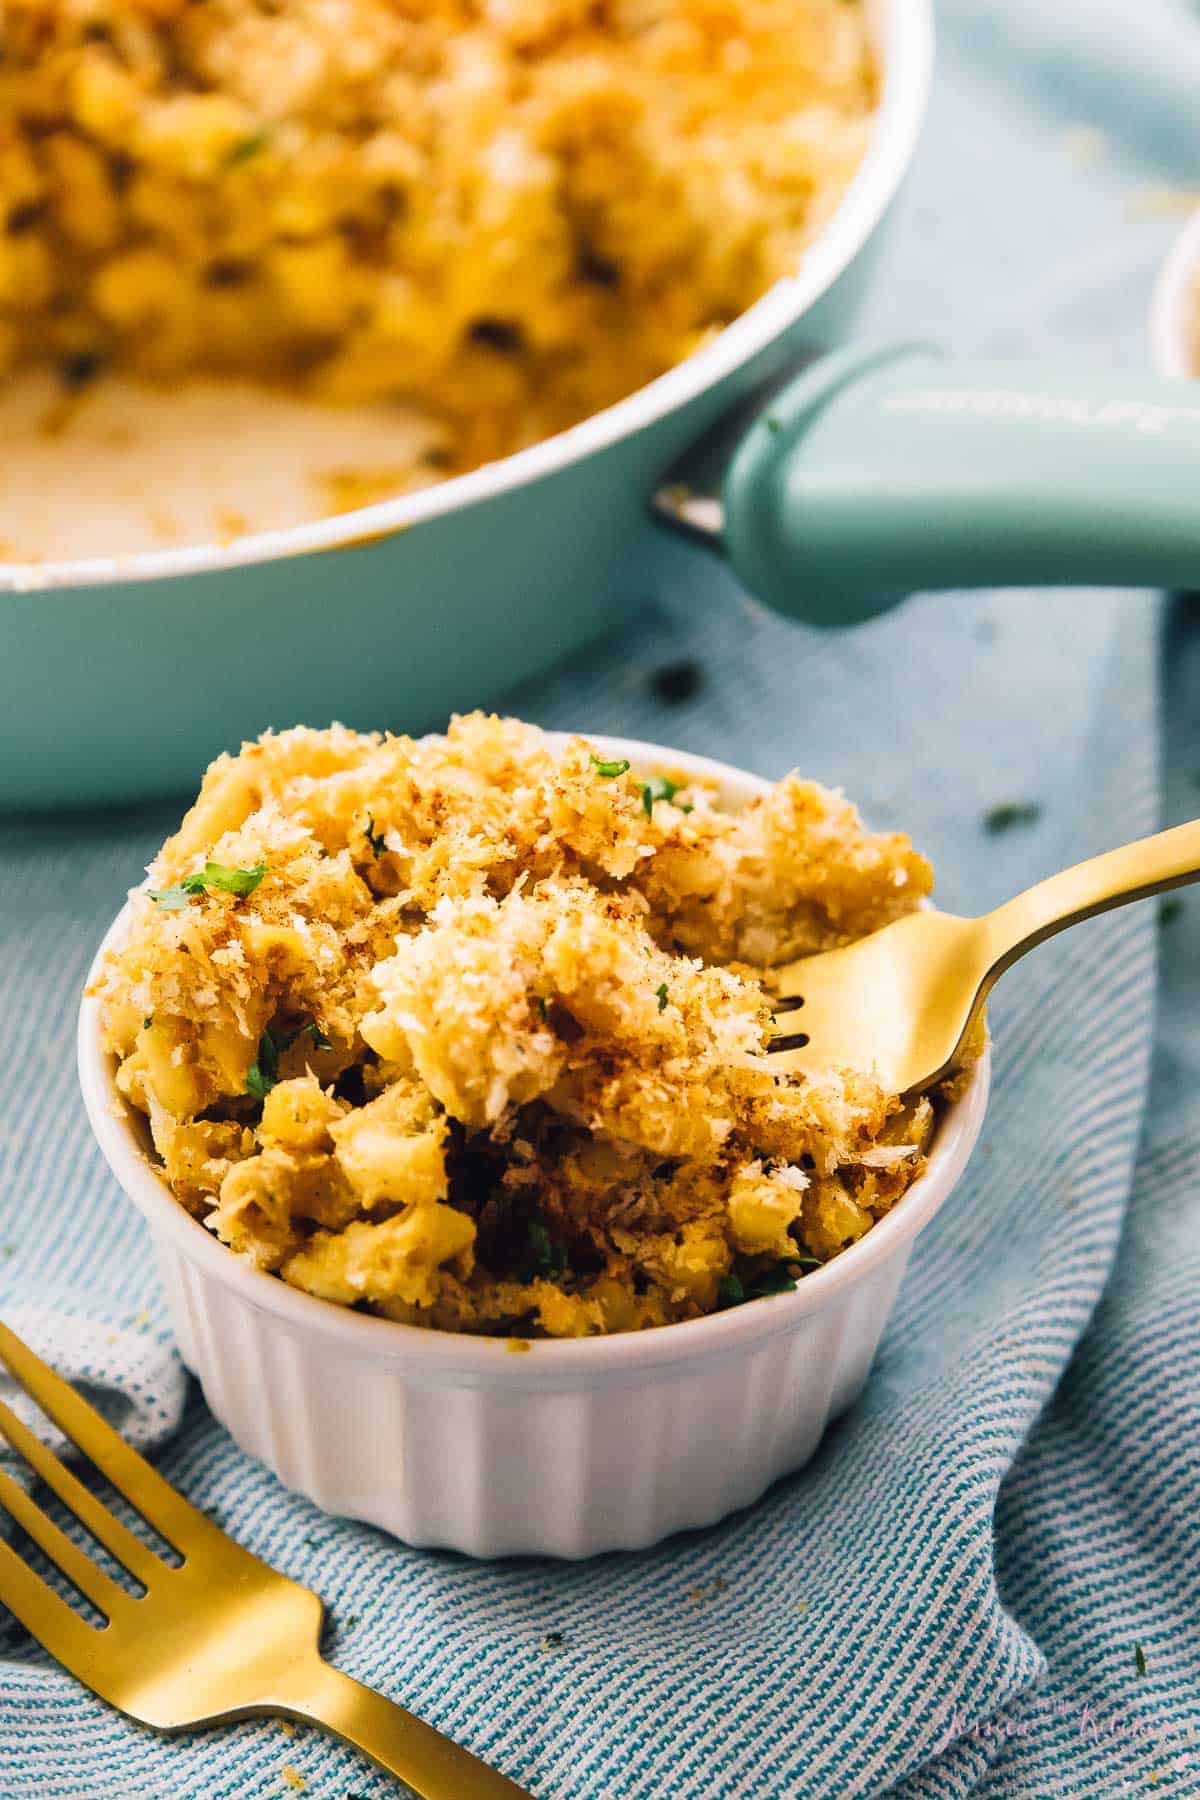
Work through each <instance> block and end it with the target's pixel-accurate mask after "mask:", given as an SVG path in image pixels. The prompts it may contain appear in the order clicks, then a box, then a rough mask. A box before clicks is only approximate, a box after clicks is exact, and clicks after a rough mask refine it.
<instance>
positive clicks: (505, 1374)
mask: <svg viewBox="0 0 1200 1800" xmlns="http://www.w3.org/2000/svg"><path fill="white" fill-rule="evenodd" d="M547 735H548V736H549V737H550V738H551V740H552V741H556V742H561V741H565V739H566V738H567V737H568V736H569V735H571V734H569V733H562V732H553V733H548V734H547ZM580 735H586V736H587V738H588V740H589V742H590V743H592V744H594V745H595V746H596V747H597V749H599V750H600V751H601V752H602V753H603V754H604V755H606V756H614V757H626V756H627V757H628V758H629V760H630V761H631V762H632V763H633V764H634V766H635V767H640V768H645V769H646V770H647V771H648V772H649V771H652V770H654V769H655V768H666V769H673V770H675V769H677V770H682V771H686V772H688V773H690V774H694V775H702V776H705V777H707V778H709V779H712V780H716V781H718V782H719V783H720V784H721V787H722V790H723V791H724V792H726V793H730V794H731V795H733V796H737V797H740V798H742V799H749V798H752V797H753V796H754V795H755V794H759V793H765V792H767V791H769V789H770V786H771V783H770V782H768V781H766V780H764V779H762V778H761V777H759V776H756V775H751V774H749V773H748V772H747V771H745V770H741V769H736V768H734V767H732V766H731V765H730V764H728V763H722V762H718V761H716V760H714V759H713V758H711V757H705V756H697V755H695V754H694V753H691V752H686V751H682V750H674V749H671V748H670V747H669V746H666V745H661V744H648V743H644V742H642V741H641V740H639V739H634V738H621V737H610V736H608V735H606V734H603V733H598V732H587V733H584V734H580ZM129 917H130V908H129V904H128V902H127V903H126V905H125V906H123V907H122V908H121V911H120V912H119V913H118V914H117V917H116V918H115V919H114V921H113V923H112V924H111V925H110V927H109V929H108V931H107V932H106V933H105V935H104V938H103V940H102V942H101V944H100V946H99V948H98V950H97V952H96V955H95V958H94V960H93V962H92V966H91V968H90V970H89V972H88V977H87V984H86V985H87V986H88V987H90V986H91V985H92V983H93V982H94V980H95V979H96V977H97V975H98V974H99V971H100V967H101V963H102V960H103V958H104V956H105V955H106V953H107V952H108V951H109V950H110V949H111V948H112V947H113V946H114V945H116V944H117V943H119V942H120V940H121V938H122V937H123V935H124V933H125V931H126V929H127V927H128V923H129ZM78 1064H79V1081H80V1087H81V1090H82V1093H83V1100H84V1105H85V1107H86V1110H87V1115H88V1119H89V1122H90V1124H91V1127H92V1131H93V1133H94V1134H95V1137H96V1140H97V1142H98V1144H99V1146H100V1149H101V1151H102V1153H103V1155H104V1158H105V1160H106V1162H107V1163H108V1166H109V1168H110V1169H111V1171H112V1173H113V1175H114V1176H115V1177H116V1179H117V1181H118V1183H119V1184H120V1186H121V1188H122V1189H123V1191H124V1192H125V1194H126V1195H127V1196H128V1198H129V1199H130V1200H132V1202H133V1204H134V1205H135V1206H136V1207H137V1209H138V1211H139V1212H140V1213H142V1215H143V1216H144V1217H145V1219H146V1220H147V1222H148V1224H149V1225H150V1227H151V1230H152V1232H153V1233H155V1234H161V1235H162V1236H164V1237H165V1238H167V1239H168V1240H169V1241H170V1242H171V1243H172V1245H173V1247H174V1248H175V1249H176V1250H177V1251H178V1252H179V1253H180V1254H181V1255H182V1256H183V1257H185V1258H186V1260H187V1261H188V1262H189V1263H191V1264H192V1265H194V1266H195V1267H196V1268H197V1269H198V1270H199V1272H200V1273H201V1274H202V1275H204V1276H205V1277H207V1278H210V1279H213V1280H216V1281H218V1282H219V1283H220V1284H221V1285H222V1286H223V1287H225V1288H229V1289H232V1290H233V1291H234V1292H235V1293H236V1294H237V1295H238V1297H239V1298H240V1299H241V1301H242V1302H243V1304H245V1305H247V1306H249V1307H250V1308H251V1309H253V1310H255V1311H258V1312H269V1313H272V1314H274V1315H276V1316H277V1317H278V1318H279V1319H280V1321H281V1322H283V1323H286V1324H288V1325H290V1326H291V1327H292V1328H293V1329H295V1330H296V1331H299V1332H307V1333H309V1334H316V1335H319V1336H324V1337H327V1338H334V1339H336V1340H337V1341H338V1343H339V1345H340V1347H341V1349H342V1350H343V1352H351V1353H354V1354H356V1355H359V1356H363V1357H367V1358H372V1359H384V1360H388V1361H397V1362H403V1363H405V1364H407V1365H410V1366H411V1369H412V1372H413V1373H414V1374H422V1373H423V1374H427V1375H428V1376H430V1377H431V1378H432V1377H435V1376H437V1375H442V1376H445V1375H455V1376H462V1377H466V1378H474V1379H476V1380H483V1381H486V1382H487V1383H488V1384H492V1383H496V1384H503V1385H505V1386H511V1387H529V1388H536V1387H539V1386H542V1385H557V1381H558V1380H560V1379H561V1378H563V1377H595V1378H597V1379H600V1378H602V1377H604V1376H605V1375H611V1374H613V1373H615V1372H618V1371H620V1372H624V1373H627V1374H630V1375H635V1374H636V1373H637V1372H638V1371H639V1370H646V1371H649V1370H651V1369H655V1368H661V1367H663V1366H664V1365H667V1364H671V1363H689V1362H693V1361H695V1360H697V1359H700V1358H702V1357H707V1356H710V1355H711V1356H720V1355H722V1354H726V1353H729V1352H733V1351H739V1350H743V1349H745V1348H746V1347H747V1346H748V1345H750V1344H753V1343H757V1342H759V1341H761V1340H763V1339H766V1338H769V1337H773V1336H775V1335H776V1333H778V1332H781V1331H790V1330H794V1329H795V1328H796V1327H797V1326H798V1325H799V1324H800V1323H801V1322H802V1321H803V1320H804V1319H805V1318H807V1317H808V1316H809V1315H810V1314H812V1313H815V1312H818V1311H821V1310H823V1309H824V1308H825V1307H826V1306H828V1305H834V1304H837V1303H838V1302H839V1301H845V1300H846V1299H848V1297H849V1296H850V1294H851V1293H852V1292H853V1290H854V1289H855V1288H857V1287H858V1286H859V1285H860V1284H861V1283H862V1282H863V1281H865V1280H866V1278H867V1277H868V1276H869V1275H870V1273H871V1271H872V1270H873V1269H876V1268H878V1267H879V1266H881V1265H882V1264H883V1263H884V1262H886V1261H887V1260H888V1259H889V1258H890V1257H891V1256H892V1255H893V1254H896V1253H898V1252H899V1251H900V1250H901V1249H902V1248H903V1246H904V1245H905V1244H907V1243H909V1242H910V1241H911V1240H912V1239H913V1238H914V1237H916V1235H917V1234H918V1232H920V1231H921V1230H922V1229H923V1227H924V1226H925V1225H926V1224H927V1223H928V1222H929V1220H930V1219H931V1218H932V1217H933V1216H934V1214H935V1213H936V1212H937V1211H938V1210H939V1209H940V1207H941V1206H942V1204H943V1203H944V1201H945V1200H946V1199H947V1198H948V1196H949V1194H950V1192H951V1190H952V1188H953V1187H954V1185H955V1183H956V1182H957V1180H958V1178H959V1176H960V1175H961V1173H962V1171H963V1169H964V1168H965V1167H966V1164H967V1161H968V1158H969V1157H970V1154H971V1151H972V1150H973V1148H974V1146H975V1143H976V1141H977V1139H978V1137H979V1133H980V1131H981V1129H982V1125H983V1118H984V1113H985V1111H986V1107H987V1097H988V1089H989V1084H990V1056H989V1055H987V1054H985V1055H984V1057H983V1058H982V1059H981V1061H980V1063H979V1064H978V1065H977V1067H976V1069H975V1071H974V1074H973V1076H972V1078H971V1080H970V1082H969V1083H968V1085H967V1086H966V1088H965V1090H964V1092H963V1093H962V1094H961V1095H960V1096H959V1098H958V1099H957V1100H956V1101H954V1102H953V1103H952V1104H951V1106H950V1107H949V1108H948V1109H947V1112H946V1114H945V1115H944V1117H943V1119H942V1120H941V1123H940V1125H939V1129H938V1133H937V1137H936V1139H935V1142H934V1144H933V1146H932V1148H931V1151H930V1155H929V1162H928V1167H927V1169H926V1170H925V1173H924V1174H923V1175H921V1176H920V1177H919V1178H918V1179H917V1180H916V1181H915V1182H914V1183H913V1185H912V1187H911V1188H910V1189H909V1190H908V1192H907V1193H906V1194H905V1195H904V1197H903V1199H902V1200H901V1201H900V1202H899V1203H898V1205H897V1206H895V1207H894V1208H893V1210H892V1211H891V1212H889V1213H887V1214H886V1215H885V1216H884V1218H882V1219H881V1220H880V1221H879V1222H878V1223H877V1224H876V1225H874V1226H872V1228H871V1230H870V1231H868V1232H867V1233H866V1235H865V1236H864V1237H862V1238H860V1239H859V1241H858V1242H857V1243H856V1244H852V1245H851V1246H850V1247H849V1248H848V1249H846V1250H844V1251H842V1252H841V1254H840V1255H839V1256H837V1257H836V1258H835V1259H834V1260H833V1261H832V1262H831V1263H829V1264H828V1265H827V1266H826V1267H825V1268H823V1269H818V1270H814V1271H813V1272H812V1273H811V1274H808V1275H806V1276H804V1277H803V1279H802V1280H801V1281H800V1282H799V1283H798V1284H797V1286H796V1288H795V1290H794V1291H792V1292H790V1293H783V1294H777V1295H772V1296H770V1297H769V1298H766V1299H762V1300H755V1301H751V1302H750V1303H748V1304H746V1305H742V1306H736V1307H730V1308H728V1309H726V1310H725V1311H723V1312H718V1313H710V1314H707V1315H706V1316H705V1317H703V1318H700V1319H689V1320H684V1321H682V1322H679V1323H676V1324H672V1325H660V1326H654V1327H651V1328H649V1329H647V1330H645V1331H639V1332H618V1333H614V1334H613V1335H611V1336H607V1337H594V1338H561V1339H542V1338H539V1339H535V1340H532V1341H531V1342H530V1345H529V1351H528V1353H527V1354H523V1355H514V1354H512V1352H511V1349H510V1340H509V1339H507V1338H490V1337H480V1336H476V1335H473V1334H471V1333H467V1332H447V1331H435V1330H431V1329H430V1328H429V1327H427V1326H421V1325H403V1324H398V1323H396V1322H395V1321H393V1320H390V1319H381V1318H378V1317H375V1316H373V1315H371V1314H366V1313H359V1312H355V1311H352V1310H349V1309H347V1308H345V1307H340V1306H336V1305H334V1304H333V1303H332V1302H330V1301H326V1300H319V1299H317V1298H316V1297H315V1296H313V1295H311V1294H305V1293H301V1292H300V1291H299V1290H298V1289H296V1288H292V1287H289V1286H288V1285H287V1284H286V1283H285V1282H283V1281H281V1280H280V1279H279V1278H278V1277H277V1276H275V1275H270V1274H267V1273H265V1272H264V1271H263V1270H260V1269H257V1268H255V1267H254V1266H253V1265H252V1264H251V1263H249V1262H248V1261H247V1260H246V1259H244V1258H242V1257H240V1256H237V1255H236V1254H234V1252H232V1251H231V1250H230V1249H228V1247H227V1246H226V1245H224V1244H222V1243H221V1242H220V1241H219V1240H218V1239H217V1238H216V1237H215V1236H213V1234H212V1233H211V1232H210V1231H208V1230H207V1228H206V1227H205V1226H203V1225H202V1224H201V1223H200V1222H199V1221H198V1220H197V1219H195V1218H193V1217H192V1216H191V1214H190V1213H188V1212H187V1211H186V1210H185V1209H184V1208H183V1207H182V1206H181V1205H180V1203H179V1202H178V1200H176V1199H175V1197H174V1195H173V1194H172V1193H171V1191H170V1189H169V1188H168V1186H167V1185H166V1182H165V1181H164V1180H163V1178H162V1176H161V1175H160V1174H159V1172H158V1171H157V1170H156V1169H155V1168H154V1166H153V1165H152V1163H151V1162H150V1161H149V1159H148V1158H147V1156H146V1154H145V1151H144V1149H143V1147H142V1143H141V1141H140V1139H139V1134H138V1126H137V1120H138V1119H139V1118H140V1115H139V1114H137V1113H136V1112H135V1111H134V1109H133V1108H131V1107H130V1106H129V1105H128V1104H127V1103H126V1102H125V1100H124V1099H123V1097H122V1096H121V1094H120V1093H119V1091H118V1089H117V1087H116V1083H115V1079H114V1074H115V1068H114V1059H113V1058H112V1057H111V1056H109V1055H108V1054H106V1052H105V1051H104V1050H103V1049H102V1047H101V1043H100V1009H99V1003H98V1002H97V1000H96V999H95V998H93V997H92V996H91V995H90V994H88V993H87V992H85V994H84V997H83V1000H82V1003H81V1005H80V1010H79V1028H78Z"/></svg>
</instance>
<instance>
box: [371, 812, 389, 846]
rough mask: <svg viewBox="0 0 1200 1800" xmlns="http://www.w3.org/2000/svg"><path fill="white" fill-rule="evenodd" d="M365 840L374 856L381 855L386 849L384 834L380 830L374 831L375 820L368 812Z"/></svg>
mask: <svg viewBox="0 0 1200 1800" xmlns="http://www.w3.org/2000/svg"><path fill="white" fill-rule="evenodd" d="M367 842H368V844H370V846H371V849H372V851H373V852H374V854H375V855H376V856H382V855H383V853H384V851H385V850H386V849H387V843H386V842H385V840H384V835H383V833H382V831H376V829H375V820H374V818H373V816H372V815H371V814H370V813H368V814H367Z"/></svg>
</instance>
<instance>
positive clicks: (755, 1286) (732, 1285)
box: [717, 1256, 822, 1307]
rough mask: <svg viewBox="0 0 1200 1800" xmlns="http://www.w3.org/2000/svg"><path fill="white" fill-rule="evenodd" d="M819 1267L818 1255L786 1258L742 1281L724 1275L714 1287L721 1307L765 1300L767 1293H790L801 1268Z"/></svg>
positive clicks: (736, 1277)
mask: <svg viewBox="0 0 1200 1800" xmlns="http://www.w3.org/2000/svg"><path fill="white" fill-rule="evenodd" d="M821 1266H822V1264H821V1259H820V1257H818V1256H789V1257H788V1259H787V1260H786V1262H778V1263H776V1264H775V1265H774V1267H773V1268H768V1269H763V1270H761V1271H760V1273H759V1274H757V1275H754V1276H751V1277H749V1278H748V1279H747V1280H745V1281H743V1280H742V1278H741V1276H740V1275H733V1274H730V1275H724V1276H722V1278H721V1281H720V1284H719V1286H718V1288H717V1299H718V1303H719V1304H720V1305H721V1306H722V1307H726V1306H740V1305H741V1304H742V1302H743V1300H765V1299H766V1298H767V1296H768V1295H769V1294H787V1293H790V1292H791V1291H792V1290H793V1289H794V1288H795V1286H796V1281H797V1278H798V1276H799V1273H800V1270H801V1269H819V1268H820V1267H821Z"/></svg>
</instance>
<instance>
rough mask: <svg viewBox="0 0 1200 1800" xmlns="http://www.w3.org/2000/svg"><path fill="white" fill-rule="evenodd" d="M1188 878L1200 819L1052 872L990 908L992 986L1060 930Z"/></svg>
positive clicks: (1196, 861) (1198, 856) (1198, 857)
mask: <svg viewBox="0 0 1200 1800" xmlns="http://www.w3.org/2000/svg"><path fill="white" fill-rule="evenodd" d="M1189 881H1200V819H1192V820H1191V821H1190V822H1189V823H1188V824H1186V825H1176V826H1173V827H1172V829H1171V830H1170V831H1160V832H1158V833H1157V834H1156V836H1154V837H1148V838H1140V839H1139V840H1138V842H1137V843H1135V844H1123V845H1122V846H1121V848H1120V849H1119V850H1109V851H1107V852H1106V853H1105V854H1104V855H1103V856H1093V857H1092V858H1091V860H1090V861H1088V862H1082V863H1077V864H1076V865H1075V867H1074V868H1073V869H1064V870H1063V871H1062V873H1061V874H1060V875H1051V877H1050V878H1049V880H1048V881H1042V882H1039V883H1038V885H1037V886H1036V887H1031V888H1028V889H1027V890H1026V892H1025V893H1023V894H1018V895H1017V897H1016V899H1015V900H1009V901H1008V902H1007V903H1006V904H1005V905H1004V906H999V907H997V908H996V911H995V912H993V913H989V914H988V920H987V924H988V950H989V960H990V962H991V968H990V970H989V980H988V986H989V987H990V985H991V983H992V982H993V981H994V980H995V979H996V977H997V976H998V975H1002V974H1003V972H1004V970H1005V969H1007V968H1008V967H1010V965H1011V964H1012V963H1014V962H1016V960H1017V958H1018V957H1019V956H1024V954H1025V952H1026V951H1027V950H1032V949H1033V947H1034V945H1035V944H1040V943H1042V942H1044V940H1045V939H1046V938H1048V937H1053V935H1054V933H1055V932H1056V931H1063V930H1065V929H1066V927H1067V926H1068V925H1075V924H1077V923H1078V921H1079V920H1080V919H1088V918H1091V917H1092V916H1093V915H1094V914H1095V913H1102V912H1108V911H1109V910H1110V909H1111V908H1112V907H1114V906H1124V905H1126V904H1127V902H1129V901H1130V900H1144V899H1145V898H1146V897H1147V896H1148V895H1150V894H1161V893H1165V892H1166V891H1167V889H1168V888H1176V887H1184V886H1186V884H1187V883H1188V882H1189Z"/></svg>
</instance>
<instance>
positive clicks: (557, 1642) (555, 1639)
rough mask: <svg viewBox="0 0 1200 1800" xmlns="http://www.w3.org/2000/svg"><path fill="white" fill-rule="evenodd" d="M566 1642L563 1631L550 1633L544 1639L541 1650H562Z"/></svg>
mask: <svg viewBox="0 0 1200 1800" xmlns="http://www.w3.org/2000/svg"><path fill="white" fill-rule="evenodd" d="M566 1641H567V1640H566V1638H565V1637H564V1636H563V1634H562V1632H561V1631H548V1632H547V1633H546V1635H545V1637H544V1638H543V1639H542V1642H541V1648H542V1649H543V1650H561V1649H562V1647H563V1645H564V1644H565V1643H566Z"/></svg>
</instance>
